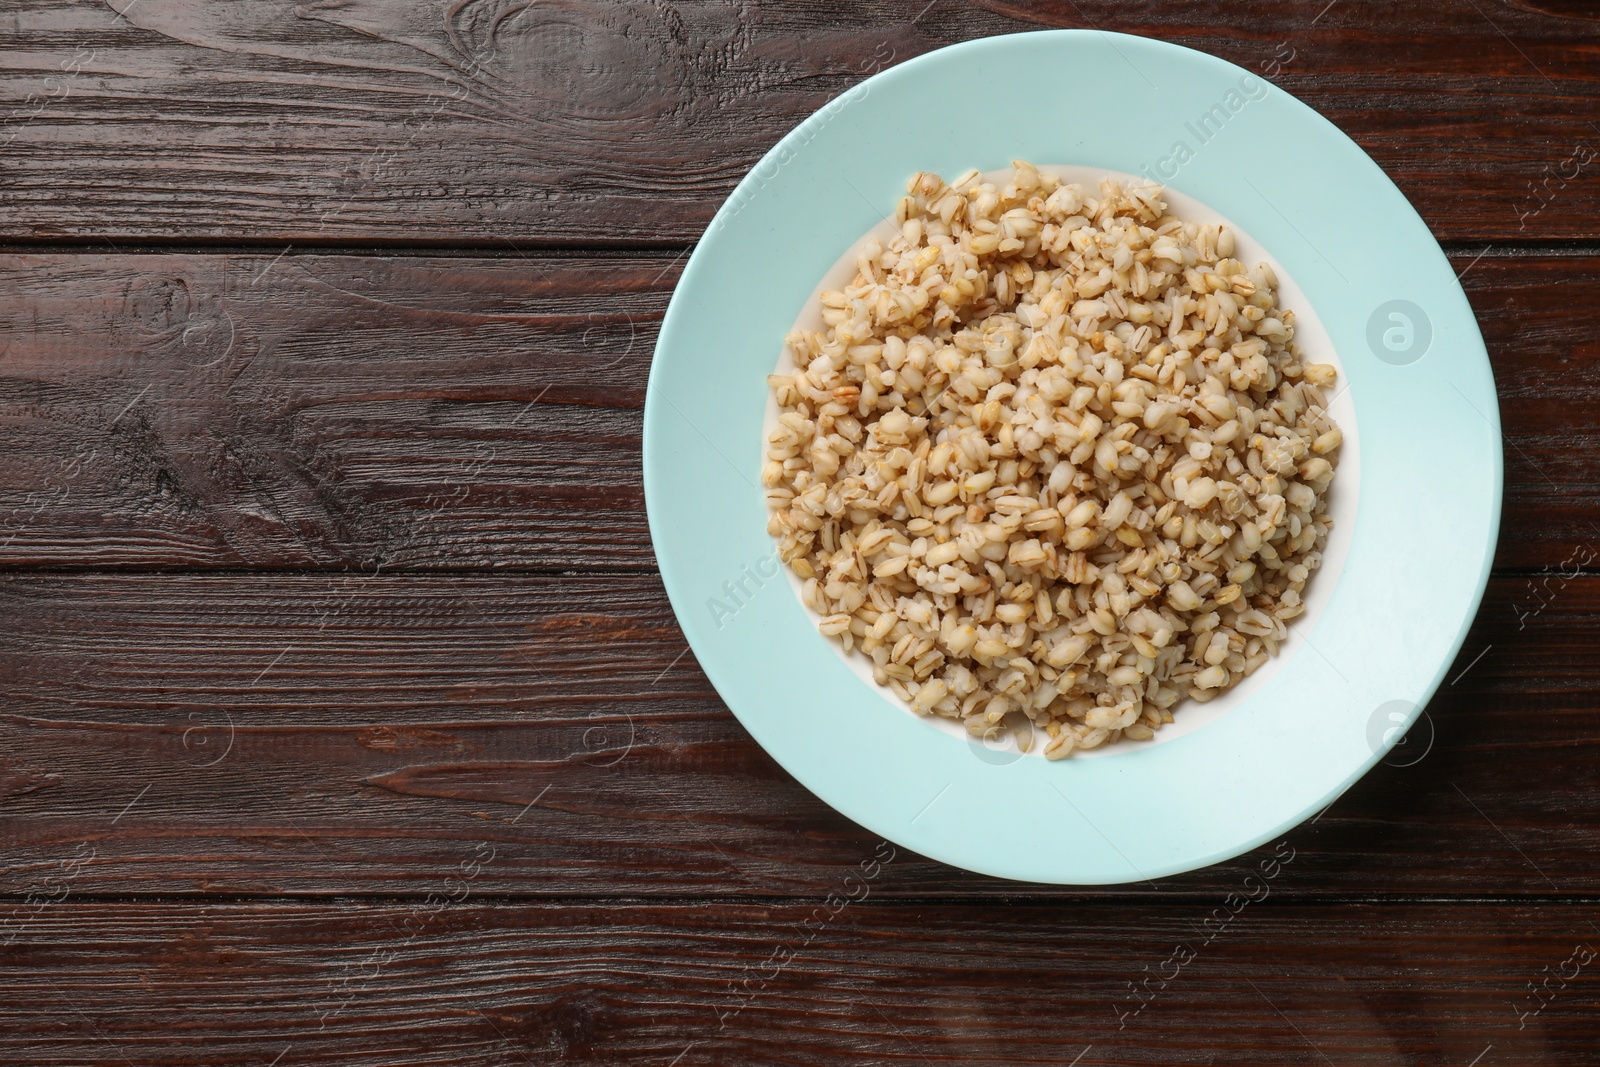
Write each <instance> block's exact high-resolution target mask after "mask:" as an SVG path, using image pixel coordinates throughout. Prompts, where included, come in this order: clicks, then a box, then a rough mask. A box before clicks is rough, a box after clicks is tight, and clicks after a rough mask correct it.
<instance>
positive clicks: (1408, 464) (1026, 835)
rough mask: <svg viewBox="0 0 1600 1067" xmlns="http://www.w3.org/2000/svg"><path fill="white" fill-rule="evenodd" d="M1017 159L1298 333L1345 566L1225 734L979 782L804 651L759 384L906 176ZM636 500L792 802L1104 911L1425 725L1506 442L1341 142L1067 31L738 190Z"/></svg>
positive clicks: (823, 129) (1171, 61)
mask: <svg viewBox="0 0 1600 1067" xmlns="http://www.w3.org/2000/svg"><path fill="white" fill-rule="evenodd" d="M1091 87H1092V88H1091ZM1013 159H1029V160H1032V161H1033V162H1035V163H1039V164H1078V165H1085V166H1092V167H1097V168H1104V169H1106V170H1108V171H1121V172H1125V173H1128V174H1144V175H1146V176H1148V177H1151V178H1154V179H1156V180H1160V181H1163V182H1166V183H1168V184H1169V185H1170V186H1171V187H1172V188H1173V189H1174V190H1176V191H1179V192H1182V193H1185V194H1188V195H1189V196H1191V197H1194V198H1196V199H1197V200H1199V201H1201V202H1203V203H1204V204H1206V205H1208V206H1209V207H1210V208H1213V209H1215V211H1217V212H1219V213H1220V214H1222V215H1224V216H1226V217H1227V218H1229V219H1231V220H1233V221H1234V222H1236V223H1237V224H1238V225H1239V227H1240V228H1241V229H1243V230H1244V231H1246V232H1247V233H1249V234H1250V235H1251V236H1253V237H1254V238H1255V239H1256V240H1258V241H1259V242H1260V243H1261V244H1262V245H1263V246H1264V247H1265V248H1266V249H1267V250H1268V252H1270V254H1271V256H1272V257H1273V258H1274V259H1276V260H1277V262H1279V263H1280V264H1282V266H1283V267H1284V268H1285V270H1286V271H1287V273H1288V274H1289V275H1290V276H1292V278H1293V279H1294V281H1295V282H1297V283H1298V285H1299V287H1300V289H1301V291H1303V293H1304V295H1305V298H1306V299H1307V300H1308V301H1309V303H1310V305H1311V306H1312V308H1314V310H1315V313H1316V315H1317V316H1318V317H1320V319H1321V322H1322V324H1323V325H1324V326H1325V327H1326V329H1327V333H1328V336H1329V338H1330V339H1331V342H1332V344H1333V346H1334V348H1335V349H1336V350H1337V353H1338V356H1339V362H1340V363H1341V364H1342V367H1343V374H1344V376H1345V380H1347V381H1348V382H1349V396H1350V399H1351V401H1352V402H1353V404H1354V411H1355V414H1356V419H1357V422H1358V423H1359V435H1360V477H1359V485H1358V490H1357V491H1358V492H1359V507H1358V510H1357V511H1356V519H1355V523H1354V528H1353V533H1352V535H1351V540H1350V545H1349V551H1348V556H1347V558H1346V560H1345V563H1344V566H1343V569H1342V572H1341V573H1339V574H1337V575H1322V577H1328V578H1332V579H1335V581H1334V584H1333V585H1332V586H1331V587H1327V588H1319V587H1318V586H1317V583H1316V580H1315V579H1313V582H1312V587H1311V590H1310V592H1311V593H1313V594H1314V595H1316V596H1318V597H1320V598H1324V603H1323V605H1322V607H1321V610H1320V617H1319V618H1317V619H1316V620H1315V622H1314V625H1311V626H1309V627H1306V628H1304V630H1303V631H1302V630H1301V629H1300V628H1299V627H1296V629H1295V631H1294V632H1296V633H1298V634H1299V636H1300V637H1302V638H1304V639H1303V640H1299V641H1293V640H1292V641H1291V644H1290V646H1288V648H1287V650H1286V651H1285V652H1284V653H1282V654H1281V655H1280V657H1279V663H1278V665H1277V667H1276V669H1275V671H1274V672H1273V673H1272V674H1271V675H1270V677H1268V678H1266V679H1265V681H1264V683H1263V684H1261V685H1260V686H1258V687H1257V688H1255V689H1254V690H1253V691H1252V692H1251V693H1249V694H1248V696H1247V697H1245V698H1243V699H1241V700H1239V701H1238V702H1237V704H1236V706H1233V707H1231V708H1230V709H1229V710H1228V711H1227V712H1226V714H1223V715H1221V716H1220V717H1218V718H1216V719H1215V721H1212V722H1209V723H1208V724H1207V725H1205V726H1203V727H1201V728H1199V729H1196V730H1193V731H1192V732H1189V733H1187V734H1183V735H1182V736H1178V737H1176V738H1175V739H1173V740H1171V741H1167V742H1165V743H1160V744H1147V745H1143V746H1137V747H1130V749H1129V750H1128V751H1125V752H1111V753H1108V754H1107V755H1105V756H1103V757H1100V758H1088V759H1085V758H1078V757H1074V758H1071V759H1067V760H1063V761H1060V762H1047V761H1045V760H1043V759H1039V758H1035V757H1033V756H1029V757H1022V758H1015V759H996V758H993V755H994V754H993V753H991V752H990V751H988V750H986V749H984V748H982V747H981V746H979V745H977V744H975V743H972V742H969V741H966V740H963V739H960V738H957V737H952V736H949V735H947V734H945V733H941V732H940V731H938V730H936V729H934V728H932V727H931V726H929V725H928V724H927V723H925V722H921V721H918V720H917V719H915V718H914V717H912V716H911V715H909V714H906V713H904V712H902V711H900V710H899V709H897V708H895V707H894V706H892V705H891V704H890V703H889V702H887V701H886V700H885V699H884V698H883V697H882V695H880V693H879V692H877V691H876V689H875V688H874V687H873V686H872V685H871V684H870V683H867V682H864V681H863V680H862V679H861V678H859V677H857V676H856V674H854V673H852V671H851V670H850V669H849V667H848V666H847V665H846V664H845V663H844V662H843V660H842V658H841V657H840V656H839V655H838V654H837V653H836V652H835V650H834V648H833V647H832V646H831V645H830V643H829V642H828V641H827V639H825V638H823V637H822V636H820V635H819V634H818V633H817V632H816V630H815V628H814V625H813V623H812V620H811V619H810V618H809V617H808V616H807V614H806V611H805V609H804V608H803V607H802V605H801V604H800V603H799V601H798V600H797V599H796V597H795V596H794V594H793V592H792V590H791V589H790V587H789V585H788V584H787V581H786V579H785V578H784V576H782V575H780V574H778V573H777V570H776V565H775V563H774V562H773V559H772V555H773V544H772V540H771V539H770V538H769V537H768V536H767V533H766V521H767V516H766V508H765V503H764V501H763V499H762V493H761V489H760V468H761V456H762V442H761V436H762V420H763V415H764V413H765V407H766V403H767V384H766V375H767V374H768V373H770V372H771V371H772V369H773V366H774V363H775V360H776V357H777V354H778V351H779V349H780V348H781V346H782V338H783V335H784V334H785V333H786V332H787V331H788V330H789V328H790V326H791V325H792V324H793V323H794V321H795V319H796V316H797V315H798V314H799V312H800V311H801V308H802V305H803V304H804V303H805V301H806V299H807V298H808V296H809V295H810V294H811V293H812V291H813V289H814V288H815V287H816V285H817V282H818V279H820V278H821V277H822V276H823V274H824V273H825V272H826V271H827V270H828V269H829V268H830V267H831V266H833V264H834V262H835V261H836V260H837V259H838V258H839V257H840V255H841V254H842V253H843V252H844V251H845V250H846V249H847V248H849V247H850V246H851V245H852V244H853V243H854V242H855V241H856V240H857V239H858V238H859V237H860V236H861V235H862V234H863V233H865V232H866V231H867V230H868V229H869V228H871V227H872V226H873V225H874V224H875V223H877V222H878V221H880V220H881V219H882V218H883V217H884V216H886V215H888V214H889V213H891V212H892V211H893V208H894V204H895V201H896V199H897V198H898V197H899V196H900V195H901V194H902V192H903V189H904V186H905V182H906V179H907V178H908V177H910V176H911V175H912V174H913V173H915V172H916V171H919V170H926V171H933V172H936V173H940V174H943V175H944V176H945V177H946V178H951V177H954V176H955V175H956V174H958V173H960V172H961V171H964V170H966V169H967V168H969V167H977V168H978V169H980V170H994V169H999V168H1004V167H1006V166H1008V165H1009V163H1010V161H1011V160H1013ZM644 482H645V501H646V504H647V507H648V509H649V514H650V531H651V536H652V537H653V539H654V542H655V550H656V557H657V559H658V560H659V562H660V566H661V575H662V579H663V581H664V582H665V583H666V587H667V592H668V595H669V596H670V597H671V599H672V605H673V609H674V610H675V611H676V612H677V615H678V620H679V622H680V623H681V624H682V626H683V630H684V633H685V634H686V635H687V637H688V639H689V643H690V645H691V646H692V647H693V649H694V652H695V655H696V657H698V659H699V661H700V664H701V666H702V667H703V668H704V670H705V672H706V675H707V676H708V677H709V678H710V679H711V682H712V684H713V685H715V686H716V688H717V692H718V693H720V694H721V695H722V698H723V699H724V700H725V701H727V704H728V706H729V707H730V708H732V709H733V711H734V713H735V714H736V715H737V716H738V717H739V719H740V721H741V722H742V723H743V724H744V725H745V727H746V728H747V729H748V730H749V731H750V733H751V734H752V735H754V737H755V738H756V740H757V741H758V742H760V744H761V745H762V746H763V747H764V748H765V749H766V750H767V751H768V752H769V753H771V754H772V756H773V757H774V758H775V759H777V760H778V762H779V763H781V764H782V765H783V766H784V767H785V768H786V769H787V770H788V771H789V772H790V773H791V774H793V775H794V776H795V777H796V778H797V779H799V780H800V781H801V782H802V783H804V784H805V785H806V787H807V788H809V789H810V790H812V792H814V793H816V794H817V795H818V796H819V797H821V798H822V799H823V800H825V801H827V802H828V803H829V804H831V805H833V807H835V808H837V809H838V810H839V811H840V812H842V813H844V814H845V815H847V816H848V817H850V818H852V819H854V820H855V821H856V822H858V823H860V824H862V825H863V826H865V827H867V828H868V829H870V830H871V831H873V832H874V833H877V834H881V835H882V836H884V837H887V838H889V839H890V840H892V841H894V842H896V843H897V844H900V845H903V846H905V847H906V848H909V849H913V850H915V851H917V852H920V853H922V854H924V855H926V856H931V857H933V858H935V859H939V860H943V861H944V862H947V863H951V864H954V865H956V866H959V867H965V868H968V869H970V870H974V871H980V872H983V873H986V874H992V875H997V876H1000V877H1004V878H1016V879H1024V880H1028V881H1039V882H1060V883H1073V884H1096V883H1112V882H1126V881H1134V880H1139V879H1146V878H1153V877H1158V876H1162V875H1168V874H1174V873H1177V872H1180V871H1187V870H1192V869H1194V868H1197V867H1202V866H1205V865H1207V864H1211V863H1216V862H1218V861H1220V860H1224V859H1227V858H1229V857H1232V856H1236V855H1238V854H1239V853H1242V852H1245V851H1248V850H1249V849H1251V848H1254V847H1256V846H1258V845H1260V844H1262V843H1264V842H1267V841H1269V840H1272V839H1273V838H1275V837H1277V836H1279V835H1281V834H1282V833H1283V832H1284V831H1285V830H1287V829H1288V828H1290V827H1292V826H1294V825H1296V824H1298V823H1300V822H1302V821H1303V820H1305V819H1306V818H1308V817H1310V816H1311V815H1312V814H1314V813H1315V812H1317V811H1319V810H1320V809H1322V808H1323V807H1325V806H1326V805H1328V804H1329V803H1331V802H1332V801H1333V800H1334V799H1336V798H1337V797H1338V796H1339V794H1340V793H1342V792H1343V791H1344V790H1345V789H1346V788H1348V787H1349V786H1350V784H1351V783H1352V782H1354V781H1355V780H1356V779H1357V778H1359V777H1360V776H1361V775H1362V774H1363V773H1365V772H1366V771H1367V770H1368V769H1369V768H1370V767H1372V766H1373V765H1374V764H1375V763H1377V762H1378V760H1379V759H1381V758H1382V757H1383V756H1384V755H1385V753H1386V752H1387V751H1388V750H1389V748H1390V747H1391V746H1392V745H1393V743H1394V742H1395V740H1396V739H1397V737H1398V736H1399V734H1400V732H1401V731H1400V729H1399V727H1401V726H1408V725H1409V724H1410V722H1411V721H1412V720H1413V719H1415V717H1416V716H1417V714H1418V709H1420V708H1421V706H1422V705H1423V704H1425V703H1426V702H1427V699H1428V698H1429V697H1430V696H1431V695H1432V694H1433V692H1434V691H1435V690H1436V689H1437V688H1438V686H1439V683H1440V681H1441V679H1442V677H1443V675H1444V672H1445V670H1446V669H1447V668H1448V667H1449V665H1450V663H1451V662H1452V660H1453V659H1454V658H1455V655H1456V653H1457V651H1458V650H1459V649H1460V646H1461V642H1462V639H1463V638H1464V637H1465V635H1466V631H1467V626H1468V624H1469V623H1470V622H1471V620H1472V616H1473V614H1474V612H1475V611H1476V610H1477V606H1478V602H1479V600H1480V598H1481V597H1482V595H1483V590H1484V586H1485V584H1486V582H1487V581H1488V575H1489V566H1490V562H1491V560H1492V558H1493V555H1494V545H1495V537H1496V533H1497V531H1498V528H1499V517H1500V496H1501V451H1500V427H1499V411H1498V407H1497V402H1496V397H1495V389H1494V379H1493V377H1492V376H1491V374H1490V369H1489V360H1488V356H1487V354H1486V353H1485V351H1484V347H1483V340H1482V338H1481V337H1480V336H1479V333H1478V329H1477V324H1476V322H1475V321H1474V320H1473V317H1472V310H1471V308H1470V306H1469V305H1468V303H1467V299H1466V296H1465V295H1464V294H1463V293H1462V291H1461V287H1460V285H1459V284H1458V283H1457V281H1456V278H1455V274H1454V272H1453V271H1452V269H1451V267H1450V264H1449V262H1448V261H1447V260H1446V259H1445V257H1444V254H1443V252H1441V251H1440V249H1439V246H1438V244H1437V243H1436V242H1435V241H1434V239H1433V237H1432V235H1430V234H1429V232H1428V229H1427V227H1426V226H1425V225H1424V224H1423V222H1422V220H1421V219H1420V218H1419V217H1418V216H1417V213H1416V212H1415V211H1414V210H1412V208H1411V205H1410V204H1408V203H1407V202H1406V200H1405V197H1404V196H1402V195H1401V194H1400V191H1399V190H1398V189H1396V188H1395V187H1394V185H1393V184H1392V183H1391V182H1390V181H1389V179H1388V178H1387V177H1385V176H1384V174H1383V172H1382V171H1381V170H1380V169H1379V168H1378V166H1377V165H1376V164H1375V163H1373V162H1372V160H1371V159H1369V158H1368V157H1367V156H1366V155H1365V153H1363V152H1362V151H1361V149H1360V148H1358V147H1357V146H1356V145H1355V144H1354V142H1352V141H1351V140H1350V139H1349V138H1347V137H1346V136H1345V135H1344V134H1342V133H1340V132H1339V130H1338V129H1336V128H1335V127H1334V126H1333V125H1332V124H1330V123H1329V122H1327V121H1326V120H1325V119H1323V118H1322V117H1321V116H1319V115H1318V114H1316V113H1315V112H1314V111H1312V110H1311V109H1310V108H1308V107H1306V106H1305V105H1304V104H1302V103H1300V102H1299V101H1297V100H1295V99H1294V98H1293V97H1291V96H1289V95H1288V94H1287V93H1285V92H1283V91H1281V90H1279V89H1277V88H1276V87H1275V86H1272V85H1271V84H1270V83H1268V82H1266V81H1264V80H1262V79H1259V78H1257V77H1255V76H1253V75H1251V74H1250V73H1249V72H1247V71H1245V70H1243V69H1241V68H1239V67H1236V66H1234V65H1232V64H1230V63H1226V62H1224V61H1222V60H1220V59H1217V58H1215V57H1213V56H1209V55H1206V54H1204V53H1201V52H1196V51H1192V50H1190V49H1187V48H1181V47H1178V46H1176V45H1171V44H1164V43H1161V42H1158V41H1151V40H1145V39H1143V38H1139V37H1128V36H1124V35H1120V34H1106V33H1098V32H1091V31H1082V30H1061V31H1051V32H1045V33H1026V34H1018V35H1015V36H1009V37H996V38H990V39H987V40H981V41H973V42H969V43H967V44H961V45H956V46H953V47H950V48H945V49H941V50H939V51H937V52H932V53H930V54H928V55H924V56H921V57H918V58H917V59H914V60H912V61H910V62H908V63H905V64H903V65H901V66H898V67H894V68H892V69H890V70H888V71H885V72H883V73H881V74H878V75H876V76H874V77H872V78H870V79H868V80H867V81H865V82H863V83H861V85H859V86H857V87H856V88H854V89H852V90H850V91H849V92H847V93H845V94H844V95H843V96H841V97H840V98H838V99H837V100H835V101H833V102H832V103H830V104H828V105H827V106H826V107H824V108H823V109H822V110H820V111H818V112H817V113H816V114H814V115H812V116H811V117H810V118H809V119H807V120H806V121H805V122H803V123H801V124H800V126H799V127H797V128H796V129H795V130H794V131H793V132H792V133H790V134H789V135H788V136H787V137H785V138H784V139H783V140H782V141H780V142H779V143H778V145H777V146H776V147H775V148H773V150H772V151H771V152H769V153H768V154H767V155H766V157H765V158H764V159H762V161H761V162H760V163H759V164H757V166H756V167H755V169H754V170H752V171H751V172H750V174H748V175H747V176H746V177H745V179H744V181H742V182H741V183H740V184H739V186H738V188H737V189H735V190H734V193H733V195H732V196H731V197H729V199H728V202H727V203H726V204H724V205H723V206H722V209H721V210H720V211H719V212H718V213H717V216H716V218H715V219H714V220H713V221H712V223H711V226H710V227H709V228H708V229H707V231H706V234H705V237H704V238H703V239H702V240H701V242H700V244H699V246H698V247H697V248H696V249H695V252H694V255H693V256H692V257H691V258H690V260H689V264H688V267H687V268H686V269H685V271H684V274H683V279H682V281H680V282H679V284H678V289H677V292H676V293H674V294H673V297H672V303H671V306H670V307H669V308H668V309H667V315H666V320H665V322H664V323H663V324H662V329H661V338H660V341H659V343H658V344H657V346H656V353H655V362H654V364H653V366H652V367H651V371H650V386H649V391H648V394H647V398H646V403H645V416H644ZM1339 484H1340V483H1339V482H1338V480H1337V479H1336V481H1335V488H1336V489H1337V488H1338V487H1339ZM1186 706H1188V705H1187V704H1181V705H1179V707H1178V708H1177V709H1175V714H1176V715H1177V716H1178V717H1179V718H1180V720H1181V718H1182V716H1183V715H1184V708H1185V707H1186ZM1395 709H1400V711H1399V712H1398V713H1397V712H1396V711H1395Z"/></svg>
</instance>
